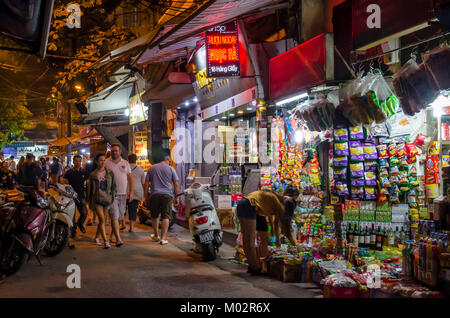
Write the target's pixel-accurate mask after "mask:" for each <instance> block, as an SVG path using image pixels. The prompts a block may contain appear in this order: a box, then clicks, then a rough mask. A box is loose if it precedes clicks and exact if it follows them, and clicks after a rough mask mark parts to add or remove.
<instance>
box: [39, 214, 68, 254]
mask: <svg viewBox="0 0 450 318" xmlns="http://www.w3.org/2000/svg"><path fill="white" fill-rule="evenodd" d="M68 242H69V226H68V225H67V224H66V223H63V222H61V221H59V220H57V221H56V224H55V235H54V237H53V239H52V240H50V237H49V238H48V240H47V242H46V244H45V247H44V251H45V253H46V254H47V255H48V256H56V255H58V254H59V253H61V252H62V251H63V250H64V248H65V247H66V246H67V245H68V244H67V243H68Z"/></svg>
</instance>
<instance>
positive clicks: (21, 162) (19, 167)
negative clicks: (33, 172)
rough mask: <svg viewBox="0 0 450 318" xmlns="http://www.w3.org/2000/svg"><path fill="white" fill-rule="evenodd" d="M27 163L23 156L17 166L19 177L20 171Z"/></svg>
mask: <svg viewBox="0 0 450 318" xmlns="http://www.w3.org/2000/svg"><path fill="white" fill-rule="evenodd" d="M24 163H25V157H24V156H22V157H20V159H19V163H18V164H17V168H16V174H17V175H19V171H20V170H21V167H22V166H23V164H24Z"/></svg>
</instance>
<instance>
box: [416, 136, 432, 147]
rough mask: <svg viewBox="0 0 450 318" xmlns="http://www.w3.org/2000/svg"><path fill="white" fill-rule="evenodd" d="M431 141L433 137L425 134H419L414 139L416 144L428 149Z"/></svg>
mask: <svg viewBox="0 0 450 318" xmlns="http://www.w3.org/2000/svg"><path fill="white" fill-rule="evenodd" d="M430 142H431V138H430V137H427V136H425V135H423V134H417V136H416V139H415V140H414V144H415V145H416V146H417V147H419V148H421V149H426V148H427V147H428V144H429V143H430Z"/></svg>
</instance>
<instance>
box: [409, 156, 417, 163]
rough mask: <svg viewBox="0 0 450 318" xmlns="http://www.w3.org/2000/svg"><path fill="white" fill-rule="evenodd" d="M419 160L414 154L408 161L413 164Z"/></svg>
mask: <svg viewBox="0 0 450 318" xmlns="http://www.w3.org/2000/svg"><path fill="white" fill-rule="evenodd" d="M415 162H417V157H416V156H412V157H408V163H409V164H412V163H415Z"/></svg>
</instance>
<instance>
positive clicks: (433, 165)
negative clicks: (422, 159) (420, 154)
mask: <svg viewBox="0 0 450 318" xmlns="http://www.w3.org/2000/svg"><path fill="white" fill-rule="evenodd" d="M425 166H426V171H427V172H439V157H438V156H427V160H426V165H425Z"/></svg>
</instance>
